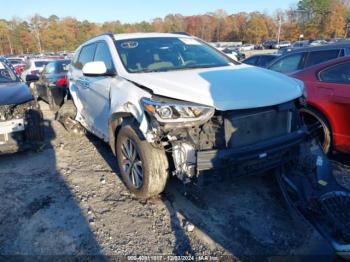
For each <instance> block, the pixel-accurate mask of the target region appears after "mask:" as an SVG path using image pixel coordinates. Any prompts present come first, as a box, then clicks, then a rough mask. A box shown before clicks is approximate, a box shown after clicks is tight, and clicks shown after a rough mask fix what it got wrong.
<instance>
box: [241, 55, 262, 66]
mask: <svg viewBox="0 0 350 262" xmlns="http://www.w3.org/2000/svg"><path fill="white" fill-rule="evenodd" d="M258 58H259V57H258V56H252V57H249V58H247V59H246V60H244V61H243V63H245V64H248V65H255V63H256V61H257V60H258Z"/></svg>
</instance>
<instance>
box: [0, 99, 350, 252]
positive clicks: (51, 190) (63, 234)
mask: <svg viewBox="0 0 350 262" xmlns="http://www.w3.org/2000/svg"><path fill="white" fill-rule="evenodd" d="M42 108H43V110H44V114H45V118H46V134H47V141H46V142H45V144H43V146H42V147H40V148H38V150H36V151H28V152H22V153H17V154H13V155H6V156H1V157H0V197H1V202H0V254H1V255H15V254H16V255H101V254H102V255H157V254H159V255H160V254H167V255H171V254H173V255H184V254H193V255H212V256H221V255H227V257H228V258H230V259H231V258H233V257H238V258H243V257H245V256H252V255H254V256H255V255H259V256H260V255H263V256H269V255H312V254H329V253H331V252H332V251H331V248H330V247H329V245H328V244H327V242H326V241H325V240H323V238H322V237H321V236H320V235H319V234H318V233H317V232H316V231H315V230H314V229H313V228H312V227H310V226H309V225H307V224H305V223H304V222H303V221H302V220H301V219H299V220H298V219H293V217H292V215H291V213H290V212H289V211H288V209H287V207H286V205H285V203H284V201H283V199H282V196H281V193H280V191H279V189H278V186H277V184H276V181H275V180H274V179H273V176H272V174H266V175H265V176H259V177H248V178H241V179H236V180H230V179H227V178H220V176H218V175H212V176H211V175H210V174H209V176H210V177H208V178H205V179H204V182H203V185H202V189H201V191H200V193H199V198H198V196H197V195H196V196H197V197H193V196H194V194H193V192H192V191H191V190H192V189H191V188H190V189H188V188H185V187H184V186H183V185H182V184H181V183H179V182H178V181H177V180H176V179H170V181H169V185H168V186H167V189H166V191H165V193H164V194H162V195H161V196H160V197H158V198H155V199H151V200H148V201H139V200H137V199H135V198H134V197H133V196H132V195H130V194H129V193H128V191H127V190H126V188H125V187H124V185H123V184H122V182H121V180H120V179H119V177H118V175H116V173H117V167H116V161H115V158H114V156H113V154H112V152H111V150H110V149H109V147H108V146H107V145H106V144H104V143H103V142H102V141H101V140H99V139H97V138H95V137H93V136H91V135H86V136H85V135H76V134H73V133H69V132H67V131H66V130H65V129H64V128H63V127H62V126H61V125H60V124H59V123H58V122H57V121H54V120H53V115H52V114H51V113H50V112H49V111H48V107H47V105H46V104H42ZM335 165H337V166H338V167H339V170H343V171H339V172H342V174H345V173H347V174H349V176H344V177H343V178H342V179H345V180H346V179H348V178H349V177H350V168H349V166H347V165H346V163H345V162H344V164H338V163H336V162H335ZM347 181H348V180H347Z"/></svg>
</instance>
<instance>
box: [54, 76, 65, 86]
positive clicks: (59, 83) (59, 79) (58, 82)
mask: <svg viewBox="0 0 350 262" xmlns="http://www.w3.org/2000/svg"><path fill="white" fill-rule="evenodd" d="M56 85H57V86H61V87H65V86H67V78H66V77H61V78H58V79H57V82H56Z"/></svg>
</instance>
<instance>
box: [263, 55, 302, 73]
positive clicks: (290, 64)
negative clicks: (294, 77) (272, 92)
mask: <svg viewBox="0 0 350 262" xmlns="http://www.w3.org/2000/svg"><path fill="white" fill-rule="evenodd" d="M303 55H304V53H296V54H290V55H287V56H285V57H282V58H281V59H279V60H277V61H276V63H274V64H272V65H271V66H270V68H269V69H271V70H274V71H277V72H280V73H289V72H293V71H296V70H298V69H299V65H300V61H301V59H302V58H303Z"/></svg>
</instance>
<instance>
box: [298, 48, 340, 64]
mask: <svg viewBox="0 0 350 262" xmlns="http://www.w3.org/2000/svg"><path fill="white" fill-rule="evenodd" d="M339 52H340V50H339V49H335V50H324V51H313V52H310V53H309V56H308V57H307V59H306V62H305V65H304V67H309V66H313V65H317V64H320V63H322V62H326V61H328V60H331V59H335V58H337V57H338V55H339Z"/></svg>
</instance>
